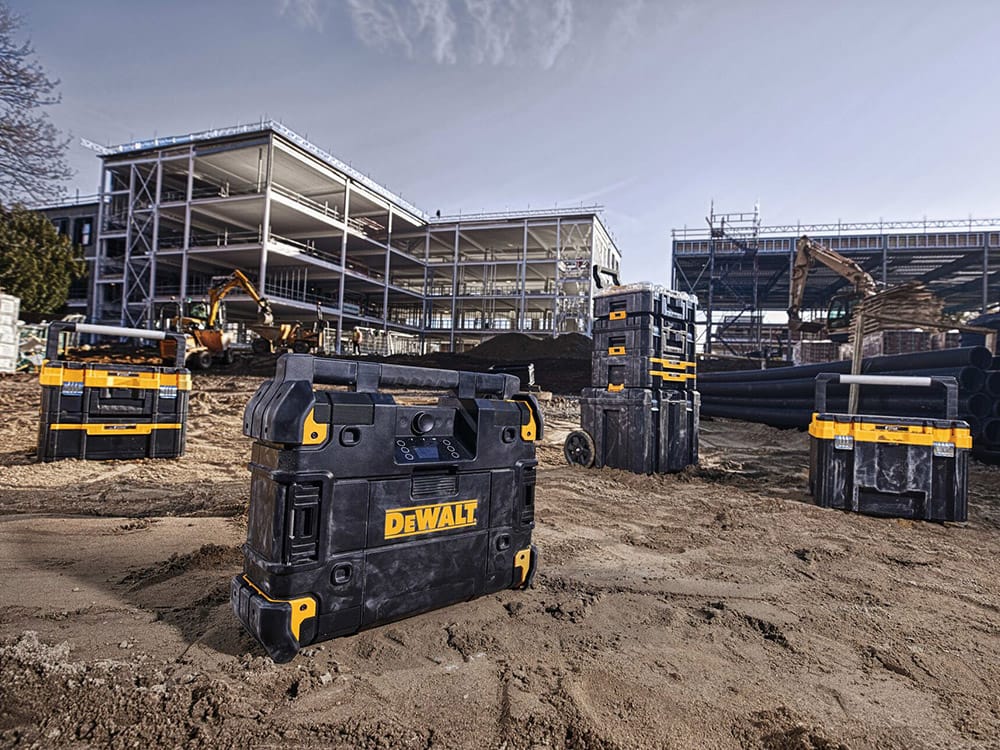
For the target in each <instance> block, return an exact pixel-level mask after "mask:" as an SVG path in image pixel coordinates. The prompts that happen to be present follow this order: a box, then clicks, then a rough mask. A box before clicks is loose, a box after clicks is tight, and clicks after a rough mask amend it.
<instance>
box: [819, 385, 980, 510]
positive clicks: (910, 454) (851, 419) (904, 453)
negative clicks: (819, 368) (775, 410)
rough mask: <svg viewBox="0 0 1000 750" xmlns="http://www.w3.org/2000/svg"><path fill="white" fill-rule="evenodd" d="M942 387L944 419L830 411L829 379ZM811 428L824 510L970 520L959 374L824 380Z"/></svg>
mask: <svg viewBox="0 0 1000 750" xmlns="http://www.w3.org/2000/svg"><path fill="white" fill-rule="evenodd" d="M831 383H833V384H837V383H841V384H848V385H850V384H857V385H859V386H891V387H936V388H941V389H943V390H944V395H945V398H944V407H945V408H944V410H943V411H944V418H943V419H929V418H926V417H889V416H876V415H851V414H837V413H828V412H827V411H826V388H827V385H828V384H831ZM815 408H816V412H815V413H814V414H813V418H812V422H811V424H810V425H809V435H810V441H809V442H810V456H809V490H810V493H811V495H812V498H813V502H814V503H815V504H816V505H819V506H821V507H824V508H841V509H844V510H851V511H855V512H858V513H865V514H869V515H875V516H890V517H895V518H911V519H921V520H926V521H965V520H966V519H967V517H968V463H969V452H970V450H971V449H972V437H971V434H970V431H969V424H968V423H967V422H964V421H962V420H959V419H957V418H956V414H957V410H958V384H957V382H956V380H955V378H952V377H902V376H883V375H838V374H832V373H824V374H821V375H818V376H817V377H816V391H815Z"/></svg>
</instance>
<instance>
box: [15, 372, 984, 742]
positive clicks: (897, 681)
mask: <svg viewBox="0 0 1000 750" xmlns="http://www.w3.org/2000/svg"><path fill="white" fill-rule="evenodd" d="M258 382H260V381H259V379H258V378H251V377H222V376H199V377H197V378H196V380H195V388H196V392H195V393H194V396H193V400H192V410H191V412H192V413H191V417H190V431H189V436H188V452H187V454H186V455H185V456H184V457H183V458H182V459H179V460H173V461H137V462H82V461H63V462H57V463H53V464H46V465H40V464H37V463H35V462H34V459H33V452H34V441H35V434H36V429H37V408H38V407H37V404H38V396H39V388H38V386H37V385H36V383H35V382H34V381H33V380H32V379H28V378H24V379H7V380H2V381H0V428H2V429H0V514H2V515H0V565H2V569H3V570H4V571H5V574H6V575H5V577H4V585H3V587H2V590H0V603H2V605H3V606H2V607H0V743H2V744H3V745H4V746H12V747H65V746H69V747H74V746H77V747H90V746H99V747H104V746H111V747H134V746H153V747H160V746H162V747H186V746H187V747H201V746H212V747H282V746H295V747H300V748H310V747H316V748H318V747H352V748H353V747H360V748H395V747H403V748H411V747H420V748H423V747H457V748H486V747H496V748H510V749H513V748H531V747H569V748H619V747H621V748H628V747H636V748H646V747H672V748H744V747H747V748H773V749H775V750H778V749H781V750H796V749H801V750H808V749H819V748H823V749H825V750H828V749H831V748H965V747H997V746H998V744H1000V740H998V739H997V738H998V736H1000V698H998V695H997V691H996V685H997V684H998V683H1000V659H998V658H997V657H998V647H1000V609H998V601H997V597H996V584H997V581H998V580H1000V541H998V537H997V530H998V526H1000V481H998V479H1000V472H998V470H997V469H996V468H993V467H983V466H979V465H976V466H975V468H974V470H973V475H972V482H971V487H970V503H971V520H970V522H969V523H968V524H966V525H937V524H925V523H911V522H902V521H893V520H880V519H874V518H866V517H861V516H853V515H849V514H846V513H842V512H837V511H829V510H822V509H818V508H815V507H812V506H810V505H808V504H805V503H803V502H801V500H802V499H803V497H804V493H805V489H806V487H805V485H806V456H807V453H806V450H807V438H806V436H804V435H803V434H801V433H798V432H795V431H778V430H772V429H770V428H766V427H762V426H757V425H746V424H741V423H735V422H725V421H721V420H719V421H706V422H704V423H703V434H702V454H703V456H704V460H703V465H702V466H701V467H700V468H698V469H694V470H689V471H688V472H687V473H685V474H681V475H675V476H657V477H643V476H635V475H632V474H628V473H625V472H620V471H616V470H603V471H597V470H585V469H579V468H574V467H569V466H566V465H565V464H564V462H563V459H562V453H561V440H562V438H563V437H564V436H565V434H566V432H567V431H568V430H569V429H572V428H573V427H574V426H575V420H576V418H577V412H576V409H575V405H574V403H573V401H572V400H566V399H558V398H557V399H556V400H555V401H554V402H552V403H551V404H550V405H549V406H548V408H547V414H548V419H549V422H550V424H549V427H550V429H549V432H548V434H547V436H546V439H545V442H544V444H543V445H542V446H541V447H540V449H539V457H540V459H541V461H542V469H541V470H540V472H539V477H538V495H537V522H538V525H537V529H536V532H535V539H536V543H537V545H538V547H539V550H540V553H541V563H540V568H539V573H538V576H537V578H536V582H535V586H534V588H533V589H531V590H529V591H526V592H515V591H507V592H503V593H501V594H498V595H494V596H488V597H485V598H482V599H479V600H476V601H473V602H469V603H466V604H461V605H457V606H454V607H451V608H447V609H444V610H439V611H437V612H433V613H430V614H426V615H422V616H419V617H415V618H411V619H409V620H405V621H402V622H398V623H395V624H393V625H389V626H386V627H382V628H378V629H375V630H371V631H367V632H364V633H361V634H359V635H356V636H352V637H349V638H342V639H339V640H336V641H330V642H327V643H325V644H323V645H320V646H317V647H312V648H308V649H306V650H305V651H304V652H303V653H301V654H300V655H299V656H298V657H297V658H296V659H295V660H294V661H292V662H291V663H290V664H287V665H283V666H278V665H275V664H273V663H272V662H271V661H270V660H269V659H268V658H267V657H266V656H265V655H264V653H263V651H262V650H261V649H260V648H258V647H257V646H256V645H255V644H254V642H253V641H252V640H251V639H250V637H249V636H247V635H245V634H244V633H243V632H242V631H241V630H240V627H239V625H238V624H237V622H236V620H235V618H234V617H233V616H232V614H231V613H230V610H229V604H228V582H229V579H230V577H231V576H232V575H233V574H234V573H236V572H237V571H238V570H239V569H240V565H241V553H240V551H239V546H240V544H241V542H242V541H243V539H244V537H245V533H246V529H245V510H246V505H247V501H248V493H249V481H248V479H249V477H248V473H247V471H246V468H245V467H246V462H247V460H248V457H249V441H248V440H246V439H245V438H243V437H242V435H241V431H240V420H241V415H242V408H243V405H244V404H245V402H246V400H247V398H248V396H249V394H250V393H251V392H252V390H253V388H255V387H256V385H257V383H258Z"/></svg>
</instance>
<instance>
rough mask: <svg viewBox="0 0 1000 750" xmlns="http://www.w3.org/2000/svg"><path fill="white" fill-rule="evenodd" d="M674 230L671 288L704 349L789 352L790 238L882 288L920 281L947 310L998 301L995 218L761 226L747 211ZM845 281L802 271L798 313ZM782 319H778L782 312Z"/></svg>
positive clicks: (819, 304) (999, 238)
mask: <svg viewBox="0 0 1000 750" xmlns="http://www.w3.org/2000/svg"><path fill="white" fill-rule="evenodd" d="M707 224H708V227H707V228H687V227H685V228H683V229H674V230H673V231H672V248H671V249H672V265H673V279H674V286H675V288H677V289H682V290H684V291H688V292H691V293H693V294H696V295H698V297H699V299H701V300H702V301H703V310H704V311H705V320H704V324H705V326H704V333H703V348H704V350H705V351H706V352H713V350H714V352H715V353H725V354H731V355H737V356H744V355H747V354H751V353H754V354H757V356H760V355H761V354H768V353H772V354H773V353H775V352H776V351H779V350H784V352H785V353H787V351H788V347H787V346H786V344H787V341H788V337H787V329H785V328H784V324H783V323H781V324H779V323H777V319H778V318H781V316H780V315H775V313H779V312H780V313H784V312H785V311H786V310H787V308H788V304H789V293H790V289H789V286H790V285H789V280H790V278H791V269H792V265H793V263H794V259H795V243H796V240H797V239H798V237H800V236H802V235H803V234H805V235H808V236H810V237H811V238H812V239H814V240H816V241H818V242H820V243H822V244H823V245H826V246H827V247H829V248H831V249H833V250H836V251H837V252H838V253H840V254H842V255H845V256H847V257H849V258H851V259H852V260H854V261H856V262H857V263H858V264H859V265H860V266H861V267H862V268H864V269H865V270H866V271H867V272H868V273H870V274H871V275H872V276H873V277H874V278H875V279H876V280H878V281H879V282H880V283H881V284H882V285H883V286H896V285H898V284H903V283H906V282H908V281H920V282H922V283H924V284H927V285H928V286H929V287H930V288H931V289H932V290H933V291H934V292H935V293H936V294H937V295H938V296H940V297H942V298H943V299H944V300H945V306H946V307H945V309H946V312H949V313H974V312H985V311H986V310H987V309H988V308H989V307H990V305H991V304H995V303H996V302H997V300H998V299H1000V219H975V218H969V219H918V220H901V221H877V222H871V221H869V222H841V221H837V222H832V223H825V224H779V225H764V224H762V223H761V221H760V213H759V211H758V210H757V208H756V207H755V209H754V211H753V212H744V213H736V214H720V213H716V212H715V208H714V205H713V206H712V209H711V211H710V215H709V217H708V218H707ZM846 283H847V282H846V281H845V280H844V279H843V278H841V277H840V276H838V275H836V274H834V273H833V272H832V271H830V270H828V269H826V268H816V269H814V271H813V272H812V274H811V276H810V283H809V286H808V287H807V289H806V294H805V299H804V300H803V304H802V309H803V310H804V311H806V314H807V317H808V316H809V315H813V316H815V315H819V314H822V313H823V312H824V311H825V310H826V309H827V306H828V304H829V302H830V300H831V299H832V298H833V297H834V296H835V295H836V294H837V293H838V292H839V291H841V290H842V289H843V287H844V285H845V284H846ZM782 319H783V318H782Z"/></svg>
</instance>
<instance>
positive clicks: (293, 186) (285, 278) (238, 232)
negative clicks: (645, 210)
mask: <svg viewBox="0 0 1000 750" xmlns="http://www.w3.org/2000/svg"><path fill="white" fill-rule="evenodd" d="M100 152H101V159H102V176H101V183H100V186H101V191H100V194H99V196H98V200H97V212H98V217H97V225H96V230H97V232H96V234H97V241H96V246H97V247H96V251H95V253H94V263H93V273H92V277H91V284H92V285H91V290H90V295H89V299H88V308H87V309H88V314H89V317H90V318H91V319H92V320H94V321H97V322H104V323H114V324H120V325H126V326H131V327H147V326H152V325H154V324H155V321H156V320H157V318H158V311H159V309H160V308H161V307H162V306H163V305H165V304H167V303H169V302H170V301H171V300H173V299H175V298H177V297H182V298H190V297H197V296H200V295H203V294H204V293H205V290H206V288H207V287H206V284H207V283H208V282H209V281H210V279H211V277H212V276H215V275H220V274H228V273H230V272H231V271H232V270H233V269H236V268H239V269H241V270H242V271H243V272H244V273H246V274H247V276H248V277H250V278H251V279H252V280H253V281H254V283H255V284H256V286H257V288H258V289H260V290H261V291H262V293H263V294H264V295H265V296H266V297H267V298H268V299H269V301H270V302H271V305H272V307H273V309H274V310H275V315H276V317H278V318H279V319H285V320H289V321H293V320H297V319H301V318H304V317H307V316H309V315H314V314H315V313H316V310H317V309H318V310H319V311H320V312H321V313H322V315H323V317H324V319H325V320H327V321H330V325H331V326H332V327H335V329H336V342H337V343H336V349H337V350H338V351H339V350H341V342H342V341H343V339H344V337H345V329H346V331H350V330H351V329H352V328H353V327H355V326H358V327H362V328H365V329H370V330H374V331H380V332H381V334H380V335H382V336H383V338H384V340H386V341H388V340H390V337H389V336H388V334H389V333H390V332H392V333H394V334H398V335H396V336H394V337H392V340H393V342H404V341H405V342H407V343H406V347H407V348H408V349H410V348H412V347H413V345H412V343H411V342H412V341H414V340H416V341H418V342H419V346H420V348H422V349H426V348H427V346H428V345H433V347H434V348H437V349H444V348H447V349H450V350H453V351H454V350H461V349H463V348H467V347H469V346H472V345H475V344H477V343H479V342H480V341H482V340H483V339H484V338H487V337H489V336H492V335H494V334H495V333H496V332H498V331H508V330H510V331H524V332H530V333H536V334H540V335H558V334H559V333H564V332H569V331H578V332H584V333H589V331H590V319H591V313H590V310H591V299H592V295H593V288H592V283H591V274H590V268H591V267H592V265H594V264H595V263H598V264H601V265H605V266H610V267H613V268H618V267H619V265H620V261H621V255H620V253H619V251H618V249H617V248H616V247H615V244H614V241H613V239H612V238H611V236H610V235H609V233H608V232H607V230H606V229H605V228H604V226H603V223H602V221H601V218H600V213H601V207H600V206H580V207H578V208H573V209H547V210H546V209H543V210H538V209H536V210H531V211H523V212H503V213H489V214H472V215H469V214H465V215H460V216H446V217H440V216H438V217H435V218H430V217H428V216H427V214H425V213H424V212H423V211H421V210H419V209H417V208H416V207H414V206H412V205H411V204H410V203H408V202H406V201H404V200H403V199H402V198H400V197H398V196H397V195H395V194H394V193H392V192H391V191H389V190H387V189H385V188H383V187H381V186H380V185H378V184H376V183H374V182H373V181H372V180H371V179H370V178H367V177H365V176H363V175H361V174H360V173H358V172H357V171H356V170H354V169H353V168H351V167H349V166H347V165H346V164H345V163H344V162H342V161H340V160H338V159H336V158H334V157H333V156H331V155H330V154H329V153H327V152H326V151H323V150H322V149H318V148H317V147H315V146H314V145H312V144H310V143H309V142H308V141H306V140H305V139H304V138H301V137H300V136H298V135H296V134H295V133H293V132H292V131H290V130H289V129H288V128H286V127H285V126H283V125H280V124H279V123H273V122H266V121H265V122H261V123H259V124H251V125H240V126H235V127H233V128H223V129H217V130H212V131H203V132H200V133H192V134H189V135H186V136H176V137H169V138H157V139H151V140H144V141H136V142H133V143H128V144H122V145H120V146H109V147H101V149H100ZM227 306H228V307H229V309H230V318H231V319H233V320H235V321H239V320H241V319H252V317H253V315H254V314H255V306H254V304H253V302H252V301H251V300H249V299H248V298H244V297H243V296H241V295H239V294H233V295H231V296H230V298H229V299H227ZM398 345H399V346H402V344H401V343H400V344H398ZM396 346H397V344H396V343H394V344H393V347H394V348H395V347H396Z"/></svg>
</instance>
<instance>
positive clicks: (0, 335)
mask: <svg viewBox="0 0 1000 750" xmlns="http://www.w3.org/2000/svg"><path fill="white" fill-rule="evenodd" d="M20 311H21V300H20V299H19V298H18V297H14V296H12V295H10V294H3V293H0V373H10V372H14V371H15V370H16V369H17V362H18V359H19V358H20V357H19V355H18V344H17V316H18V315H19V314H20Z"/></svg>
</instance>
